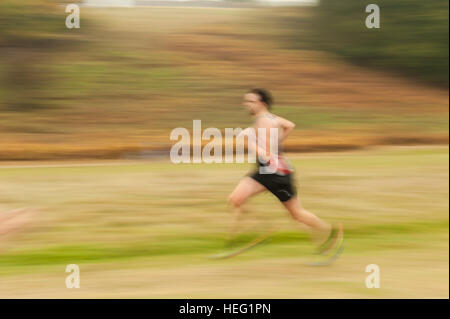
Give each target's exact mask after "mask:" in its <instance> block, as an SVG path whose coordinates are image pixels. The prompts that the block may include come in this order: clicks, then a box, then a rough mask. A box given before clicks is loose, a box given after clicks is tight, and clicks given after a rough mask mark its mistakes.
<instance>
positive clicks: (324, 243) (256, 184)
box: [228, 89, 342, 253]
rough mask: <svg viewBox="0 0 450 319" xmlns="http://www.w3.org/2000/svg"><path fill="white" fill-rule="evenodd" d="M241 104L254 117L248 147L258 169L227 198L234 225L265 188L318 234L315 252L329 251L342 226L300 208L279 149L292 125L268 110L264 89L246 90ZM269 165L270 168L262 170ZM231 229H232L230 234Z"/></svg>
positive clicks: (245, 178) (284, 159)
mask: <svg viewBox="0 0 450 319" xmlns="http://www.w3.org/2000/svg"><path fill="white" fill-rule="evenodd" d="M243 104H244V106H245V107H246V109H247V110H248V111H249V112H250V114H251V115H252V116H253V117H254V119H255V122H254V127H253V128H254V130H255V132H256V134H257V135H256V140H255V141H251V140H250V139H249V143H248V146H249V148H251V149H252V150H254V151H255V152H256V154H257V156H258V157H257V158H258V160H257V162H258V169H257V170H256V171H255V172H252V173H250V174H249V175H248V176H246V177H244V178H243V179H242V180H241V181H240V182H239V184H238V185H237V186H236V188H235V189H234V191H233V192H232V193H231V195H230V196H229V198H228V203H229V205H230V206H231V209H232V211H233V213H234V214H235V222H234V226H235V227H236V226H237V222H238V220H239V218H240V216H241V207H242V205H243V204H244V203H245V202H246V201H247V200H248V199H249V198H250V197H252V196H254V195H256V194H258V193H261V192H263V191H266V190H268V191H269V192H271V193H272V194H273V195H275V196H276V197H277V198H278V199H279V200H280V201H281V203H282V204H283V205H284V207H285V208H286V209H287V211H288V212H289V213H290V215H291V216H292V218H293V219H294V220H296V221H298V222H300V223H303V224H304V225H306V226H308V227H309V228H310V229H311V230H312V231H313V234H315V235H317V236H316V237H317V238H319V239H320V241H321V244H320V245H319V247H318V253H324V252H326V251H328V250H329V249H331V248H332V247H331V246H333V245H334V244H335V243H336V242H337V240H336V239H337V236H342V228H341V226H340V225H339V226H338V227H333V226H332V225H331V224H329V223H327V222H325V221H323V220H321V219H320V218H318V217H317V216H316V215H314V214H313V213H311V212H309V211H307V210H306V209H305V208H303V207H302V205H301V203H300V200H299V198H298V196H297V190H296V187H295V183H294V180H293V168H292V166H291V165H290V164H289V162H288V161H287V160H286V158H285V157H284V155H283V154H282V152H280V150H281V149H282V144H283V141H284V140H285V139H286V138H287V137H288V135H289V134H290V133H291V132H292V130H293V129H294V127H295V124H294V123H292V122H291V121H288V120H286V119H284V118H281V117H279V116H276V115H274V114H272V113H271V112H270V109H271V105H272V97H271V95H270V93H269V92H268V91H267V90H264V89H253V90H251V91H249V92H248V93H247V94H245V96H244V101H243ZM271 128H275V129H276V130H278V145H279V146H280V147H278V149H276V150H275V151H274V150H271V147H270V146H271V145H270V143H271V142H270V129H271ZM261 129H263V130H261ZM258 132H259V133H260V132H266V133H265V135H266V137H265V138H263V136H261V134H258ZM261 141H262V142H261ZM268 167H270V168H271V170H266V171H264V170H262V169H261V168H268ZM234 231H235V229H234V230H232V233H233V232H234Z"/></svg>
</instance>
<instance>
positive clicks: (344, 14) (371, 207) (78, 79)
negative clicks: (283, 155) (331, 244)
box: [0, 0, 449, 298]
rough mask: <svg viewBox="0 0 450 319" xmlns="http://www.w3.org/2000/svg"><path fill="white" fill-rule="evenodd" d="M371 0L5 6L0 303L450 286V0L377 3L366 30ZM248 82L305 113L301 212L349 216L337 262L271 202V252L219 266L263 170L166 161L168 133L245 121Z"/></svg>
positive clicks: (5, 0) (250, 227) (106, 0)
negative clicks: (238, 199) (70, 283)
mask: <svg viewBox="0 0 450 319" xmlns="http://www.w3.org/2000/svg"><path fill="white" fill-rule="evenodd" d="M67 3H78V4H80V8H81V28H80V29H67V28H66V26H65V20H66V16H67V15H68V13H65V5H66V4H67ZM370 3H372V2H371V1H361V0H339V1H333V0H322V1H320V2H319V1H313V0H311V1H306V0H305V1H293V0H292V1H276V0H267V1H262V0H261V1H251V0H248V1H238V0H234V1H232V0H229V1H226V0H224V1H219V0H217V1H206V0H205V1H151V0H136V1H125V0H122V1H117V0H115V1H114V0H89V1H84V2H81V1H80V2H77V1H75V0H74V1H52V0H21V1H15V0H2V1H1V2H0V297H3V298H15V297H35V298H39V297H43V298H47V297H54V298H55V297H56V298H60V297H67V298H70V297H76V298H79V297H80V298H83V297H84V298H92V297H106V298H108V297H118V298H120V297H124V298H128V297H137V298H177V297H179V298H195V297H204V298H205V297H206V298H219V297H221V298H244V297H251V298H339V297H343V298H352V297H358V298H395V297H407V298H408V297H418V298H427V297H440V298H444V297H445V298H448V295H449V294H448V279H449V277H448V27H449V26H448V6H449V3H448V1H446V0H435V1H424V0H403V1H399V0H397V1H395V0H377V1H375V2H374V3H376V4H377V5H378V6H379V7H380V9H381V28H380V29H367V28H366V27H365V19H366V16H367V15H368V13H366V12H365V7H366V6H367V5H368V4H370ZM252 87H265V88H268V89H270V90H271V91H272V93H273V95H274V97H275V107H274V113H276V114H278V115H280V116H283V117H287V118H289V119H290V120H292V121H293V122H295V123H296V125H297V126H296V129H295V131H294V132H293V133H292V136H290V137H289V139H288V140H287V144H286V150H287V151H288V152H290V153H291V154H290V157H291V158H292V159H293V164H294V165H295V167H296V169H297V178H298V186H299V190H300V195H301V199H302V201H303V204H304V206H306V207H307V208H308V209H309V210H311V211H313V212H315V213H317V214H318V215H319V216H320V217H323V218H324V219H327V220H329V221H333V222H336V221H341V222H343V223H344V226H345V228H346V238H347V242H346V250H345V254H344V255H343V256H342V258H341V259H340V260H339V261H338V262H337V263H336V264H333V265H332V266H330V267H325V268H311V267H306V266H304V265H303V262H304V261H306V260H307V259H308V256H309V254H310V253H311V244H310V242H309V240H308V237H307V235H306V233H305V232H301V231H299V229H298V227H297V226H296V225H294V224H293V223H292V222H291V221H290V220H289V218H288V216H287V215H286V214H285V213H284V212H283V211H282V209H281V206H280V205H279V204H278V203H277V202H276V200H275V199H274V198H272V197H271V196H270V195H269V194H264V195H261V196H260V197H259V200H251V201H250V205H249V214H248V216H247V217H246V218H245V220H244V223H243V225H244V226H243V229H244V230H243V231H242V235H241V236H242V238H243V240H248V239H251V238H253V236H257V235H258V234H259V233H261V232H263V231H264V230H265V229H266V228H268V227H270V225H277V227H279V229H280V230H279V231H278V232H277V233H276V234H275V235H274V238H273V240H272V241H271V242H270V244H268V245H266V246H264V247H261V248H258V249H255V250H254V251H250V252H248V254H246V255H243V256H240V257H237V258H234V259H231V260H226V261H211V260H208V259H207V258H206V257H207V256H208V255H209V254H211V253H214V252H217V251H220V250H221V249H222V248H223V247H224V242H225V238H226V235H227V230H228V226H229V225H228V224H229V218H230V216H229V215H228V213H227V207H226V198H227V195H228V193H229V192H230V191H231V190H232V189H233V187H234V186H235V184H236V183H237V181H238V180H239V178H240V177H242V176H243V175H244V174H245V173H246V172H247V171H248V169H249V168H250V166H249V165H247V164H240V165H238V164H211V165H207V164H195V165H194V164H189V165H188V164H185V165H175V164H172V163H170V161H169V160H168V159H167V153H168V150H169V149H170V147H171V145H172V144H173V141H170V139H169V134H170V131H171V130H172V129H174V128H176V127H185V128H188V129H190V128H191V127H192V120H194V119H200V120H202V126H203V128H207V127H217V128H220V129H223V128H225V127H246V126H248V125H249V124H250V123H251V119H250V118H249V117H248V116H247V114H246V112H245V110H244V109H243V108H242V106H241V98H242V94H243V93H244V92H245V91H246V90H248V89H249V88H252ZM300 230H301V229H300ZM373 263H374V264H377V265H379V266H380V269H381V274H382V275H381V288H379V289H368V288H366V287H365V282H364V281H365V276H366V275H367V274H366V273H365V267H366V265H368V264H373ZM67 264H78V265H79V266H80V269H81V288H80V289H67V288H66V287H65V283H64V280H65V277H66V276H67V275H68V274H66V273H65V267H66V265H67Z"/></svg>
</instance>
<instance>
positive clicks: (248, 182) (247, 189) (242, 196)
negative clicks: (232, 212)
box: [230, 176, 267, 205]
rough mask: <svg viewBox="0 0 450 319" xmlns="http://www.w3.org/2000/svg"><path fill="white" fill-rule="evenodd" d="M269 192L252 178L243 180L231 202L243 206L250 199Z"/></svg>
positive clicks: (234, 192) (235, 190) (232, 195)
mask: <svg viewBox="0 0 450 319" xmlns="http://www.w3.org/2000/svg"><path fill="white" fill-rule="evenodd" d="M265 190H267V189H266V188H265V187H264V186H263V185H261V184H260V183H258V182H257V181H255V180H254V179H253V178H251V177H248V176H246V177H244V178H243V179H241V180H240V181H239V183H238V185H237V186H236V188H235V189H234V190H233V192H232V193H231V195H230V201H232V202H233V203H234V204H238V205H241V204H243V203H244V202H245V201H246V200H247V199H248V198H250V197H252V196H253V195H256V194H259V193H261V192H263V191H265Z"/></svg>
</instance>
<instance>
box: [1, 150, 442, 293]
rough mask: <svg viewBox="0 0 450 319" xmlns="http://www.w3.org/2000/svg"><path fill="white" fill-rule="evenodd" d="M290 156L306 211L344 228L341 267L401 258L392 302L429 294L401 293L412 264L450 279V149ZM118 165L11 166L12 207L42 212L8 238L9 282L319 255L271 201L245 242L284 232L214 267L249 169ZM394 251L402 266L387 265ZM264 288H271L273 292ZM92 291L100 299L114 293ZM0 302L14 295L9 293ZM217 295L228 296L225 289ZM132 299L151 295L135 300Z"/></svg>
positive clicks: (438, 288) (4, 195)
mask: <svg viewBox="0 0 450 319" xmlns="http://www.w3.org/2000/svg"><path fill="white" fill-rule="evenodd" d="M291 158H292V159H293V160H292V161H293V163H294V165H295V167H296V169H297V182H298V187H299V192H300V195H301V199H302V202H303V205H304V206H305V207H306V208H308V209H309V210H311V211H313V212H315V213H316V214H318V215H319V216H320V217H322V218H324V219H326V220H328V221H333V222H337V221H341V222H343V223H344V225H345V229H346V250H345V254H344V256H343V258H342V261H340V263H341V264H339V262H338V263H337V264H336V266H334V267H343V265H347V264H348V263H350V264H348V265H347V266H348V267H354V266H355V265H356V264H359V263H366V264H369V263H377V261H378V262H380V263H389V262H391V263H392V262H393V261H394V260H398V263H397V264H396V265H395V264H394V265H391V266H390V267H394V269H395V271H396V272H398V273H399V275H398V276H399V277H398V280H397V282H393V283H391V284H392V285H393V286H392V289H393V290H392V291H390V292H386V293H385V295H383V294H381V296H385V297H392V296H394V297H395V296H397V297H400V296H408V295H411V294H412V295H414V296H419V295H420V294H421V291H420V290H414V291H408V290H405V288H402V287H403V286H402V285H403V284H402V283H404V285H405V287H410V286H411V285H408V284H407V282H408V280H410V279H408V276H406V275H400V274H401V273H402V272H403V273H405V274H406V273H408V271H411V270H412V268H411V267H419V268H420V269H421V271H422V272H424V273H425V272H428V271H430V270H431V269H435V270H436V269H438V270H436V271H437V273H439V274H440V276H441V275H443V274H444V275H446V276H447V278H448V148H445V147H434V148H433V147H427V148H391V149H374V150H371V151H356V152H346V153H329V154H316V155H314V154H305V155H303V156H291ZM119 163H120V164H122V165H119V166H101V165H98V166H85V167H81V166H80V167H29V168H20V167H19V168H0V176H1V179H0V188H1V189H2V192H1V193H0V202H2V203H3V204H2V206H3V207H4V209H8V208H9V209H12V208H17V207H22V206H29V207H33V208H36V209H38V210H39V213H38V214H37V215H36V216H35V217H34V219H33V221H32V222H31V223H30V224H29V225H28V227H27V229H26V230H24V231H23V232H17V233H13V234H11V235H8V236H7V237H6V242H5V241H3V242H2V243H1V245H0V251H1V253H0V276H1V277H2V278H3V280H12V281H13V282H17V283H19V282H21V281H22V279H21V278H23V280H25V278H28V276H36V275H38V274H39V276H41V277H42V278H46V277H48V278H50V279H51V278H57V277H58V273H60V272H61V270H60V269H63V268H64V267H65V265H67V264H69V263H75V264H79V265H80V266H81V267H82V268H83V269H86V267H87V268H88V269H97V270H95V271H100V269H108V270H109V271H111V272H112V273H114V271H119V270H120V273H121V274H122V275H124V276H125V278H129V279H127V280H131V282H135V280H137V279H136V278H134V277H133V276H132V274H133V271H134V270H136V269H138V270H139V271H143V270H144V269H146V268H147V269H149V270H148V271H149V274H151V273H152V272H170V273H171V272H174V273H176V274H182V273H185V272H188V271H189V269H192V267H193V268H195V269H197V268H198V267H200V268H201V269H210V271H218V270H217V269H218V268H217V267H222V266H224V265H230V266H232V267H244V268H245V267H247V266H249V267H250V265H252V264H255V263H256V264H260V263H263V264H267V265H270V264H272V263H276V264H277V263H279V262H280V263H281V262H282V261H283V260H288V261H289V262H288V264H289V263H291V262H294V260H297V262H301V261H305V260H307V259H308V256H310V253H311V252H312V249H313V246H312V245H311V243H310V241H309V236H308V235H307V233H305V232H304V231H301V230H300V231H299V229H298V228H297V226H295V224H294V222H293V221H292V220H291V219H290V218H289V217H288V216H287V215H286V213H285V212H283V209H282V207H281V206H280V205H279V204H278V202H277V201H276V200H275V199H274V198H273V197H272V196H271V195H270V194H263V195H260V196H258V198H255V199H252V200H250V202H249V203H248V210H249V214H248V215H246V217H245V219H244V221H243V229H244V231H243V233H242V234H241V237H240V239H241V240H242V241H246V240H250V239H251V238H254V237H255V236H258V234H260V233H262V232H264V231H265V229H267V228H268V226H269V225H276V226H277V227H279V230H278V232H277V233H276V234H274V235H273V238H272V241H271V242H270V243H269V244H267V245H265V246H261V247H259V248H257V249H254V250H252V251H249V252H248V253H246V254H244V255H242V256H240V257H237V258H235V259H232V260H227V261H223V262H215V263H211V261H209V260H208V259H207V258H206V257H207V256H208V255H209V254H213V253H215V252H219V251H221V250H222V249H223V248H224V243H225V238H226V235H227V230H228V224H229V221H230V216H229V215H228V213H227V209H226V197H227V195H228V194H229V192H230V191H231V190H232V189H233V187H234V186H235V184H236V183H237V181H238V179H239V178H240V177H241V176H243V175H244V174H245V173H246V171H247V169H248V168H249V165H248V164H242V165H235V164H215V165H205V164H200V165H196V164H188V165H174V164H170V163H166V162H163V161H161V162H125V161H124V162H119ZM60 164H64V163H60ZM99 164H101V163H99ZM245 229H246V231H245ZM392 254H394V256H395V257H388V256H391V255H392ZM420 256H423V258H422V260H426V259H430V262H429V264H428V265H427V264H424V265H418V266H417V265H416V266H414V265H413V264H410V265H404V261H406V260H411V263H412V262H413V260H414V258H420ZM401 260H403V261H401ZM355 263H356V264H355ZM102 265H103V266H102ZM239 265H240V266H239ZM339 265H341V266H339ZM352 265H353V266H352ZM443 266H445V267H444V268H442V267H443ZM267 267H269V266H267ZM297 267H302V266H297ZM361 267H362V266H361ZM386 267H387V266H386ZM427 267H430V268H429V269H427ZM433 267H434V268H433ZM436 267H437V268H436ZM445 268H446V270H445ZM114 269H116V270H114ZM133 269H134V270H133ZM214 269H216V270H214ZM333 269H334V268H330V269H329V270H328V271H331V272H334V271H335V270H333ZM304 270H305V271H307V270H306V269H304ZM92 271H94V270H92ZM292 271H294V272H295V270H293V269H292ZM324 271H326V272H328V271H327V270H324ZM288 273H289V272H288ZM60 275H61V276H63V275H64V274H62V273H61V274H60ZM330 275H331V273H330ZM161 276H162V278H163V279H161V280H163V281H164V280H168V282H169V281H170V280H171V279H170V278H171V277H170V276H169V274H167V275H161ZM165 276H169V277H165ZM314 276H319V277H314ZM314 276H313V277H312V278H311V279H312V282H311V283H309V284H308V285H307V286H305V287H303V288H302V289H315V288H314V287H317V285H319V286H320V283H319V281H320V280H319V278H320V275H319V274H316V275H314ZM343 276H344V277H343V279H342V280H344V281H345V280H346V278H348V280H350V277H351V276H350V277H348V276H347V275H343ZM346 276H347V277H346ZM423 276H425V275H423ZM436 276H437V275H436ZM164 278H166V279H164ZM314 278H315V279H314ZM352 278H353V277H352ZM420 278H425V277H420V276H419V279H420ZM427 278H428V279H427V285H429V286H427V288H426V289H425V290H426V291H428V292H429V293H430V294H431V295H433V294H437V295H439V296H443V295H442V294H444V295H445V282H444V281H441V279H440V278H438V277H433V276H432V275H431V274H428V273H427ZM50 279H49V280H50ZM216 279H217V278H216ZM222 279H223V278H222ZM222 279H220V280H222ZM55 280H56V279H55ZM92 280H93V279H92ZM211 280H212V279H211ZM217 280H219V279H217ZM260 280H261V281H260V283H261V284H262V285H265V284H268V285H269V284H270V283H269V282H266V281H265V279H260ZM281 280H282V281H284V280H288V277H287V278H285V279H281ZM352 280H353V279H351V280H350V281H349V282H348V285H349V286H348V287H352V285H353V284H352V283H351V282H352ZM424 280H425V279H424ZM419 281H420V280H419ZM135 284H136V285H139V284H138V282H135ZM168 284H169V283H168ZM12 285H13V286H14V287H15V288H14V289H13V292H12V293H11V294H12V295H21V294H23V293H25V292H21V290H20V289H21V288H20V287H22V286H21V285H19V284H17V285H18V286H17V287H16V286H15V285H14V284H12ZM24 285H25V284H24ZM111 285H112V286H111V287H110V289H112V290H114V289H116V288H117V289H118V291H121V289H120V288H119V287H118V286H117V283H113V282H111ZM443 285H444V286H443ZM194 286H195V285H194ZM331 286H332V287H333V289H337V288H339V287H340V285H336V284H332V283H331ZM308 287H309V288H308ZM355 287H356V286H355ZM446 287H447V288H446V289H447V294H448V285H447V286H446ZM341 288H342V287H341ZM30 289H31V288H30ZM55 289H56V288H55ZM92 289H93V290H89V292H92V294H93V296H105V294H104V292H101V291H97V290H95V288H92ZM130 289H131V288H130ZM161 289H162V291H161V293H160V294H158V293H157V292H156V291H154V292H152V294H156V295H155V296H159V297H162V296H179V293H180V292H179V291H178V290H177V289H176V288H173V291H172V294H171V293H170V292H167V293H168V294H165V293H163V291H165V290H164V288H161ZM280 289H281V288H280ZM291 289H294V288H293V287H292V286H291V285H289V284H288V285H287V287H286V289H285V290H283V289H281V290H276V291H279V293H278V294H277V293H276V291H275V292H274V291H271V292H270V293H269V292H268V295H267V296H269V295H270V296H275V297H276V296H284V295H285V293H287V292H288V291H290V290H291ZM343 289H344V288H343ZM355 289H356V288H355ZM351 290H352V289H351ZM356 290H357V289H356ZM32 291H35V292H36V293H37V291H38V290H36V289H35V288H33V289H31V290H30V291H29V292H30V294H31V293H32ZM52 291H53V292H54V290H52ZM96 291H97V292H96ZM177 291H178V292H177ZM344 291H345V289H344ZM352 291H353V290H352ZM358 291H359V290H358ZM338 292H339V289H337V291H336V295H335V296H338V295H339V294H338ZM118 293H119V292H118ZM253 293H255V295H258V294H257V293H256V291H253ZM355 293H356V292H355ZM357 293H358V294H359V296H360V297H361V296H366V297H367V296H368V295H367V294H366V293H365V292H357ZM0 294H5V296H8V292H7V291H4V290H2V288H0ZM51 294H52V292H50V295H51ZM125 295H126V294H124V296H125ZM143 295H147V293H143ZM213 295H214V296H226V295H227V294H226V293H224V294H221V293H220V291H219V290H217V291H214V292H213ZM344 295H345V294H344ZM133 296H142V295H140V293H139V292H138V291H136V292H135V294H134V295H133ZM200 296H202V294H201V293H200Z"/></svg>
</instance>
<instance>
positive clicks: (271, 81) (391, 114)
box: [0, 0, 448, 160]
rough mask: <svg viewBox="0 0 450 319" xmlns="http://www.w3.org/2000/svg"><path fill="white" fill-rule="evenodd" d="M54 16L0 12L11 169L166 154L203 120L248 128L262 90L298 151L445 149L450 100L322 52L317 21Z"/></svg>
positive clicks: (34, 8)
mask: <svg viewBox="0 0 450 319" xmlns="http://www.w3.org/2000/svg"><path fill="white" fill-rule="evenodd" d="M44 2H45V3H46V4H47V5H48V8H50V9H49V10H48V9H47V7H44V6H41V3H44ZM52 3H53V2H51V1H48V0H26V2H21V4H23V5H19V4H18V2H15V1H2V3H1V9H0V16H1V18H0V21H2V22H1V23H2V26H1V28H0V29H1V30H2V31H0V32H2V33H1V34H2V36H1V37H0V39H1V40H0V41H1V42H0V43H1V45H2V50H1V51H2V53H3V54H0V74H1V82H2V85H1V86H0V148H1V152H0V159H2V160H15V159H50V158H51V159H57V158H74V157H93V158H116V157H120V156H123V155H124V154H129V153H133V152H140V151H143V150H160V149H168V148H169V147H170V146H171V145H172V142H171V141H170V140H169V134H170V131H171V130H172V129H173V128H176V127H180V126H182V127H186V128H188V129H190V128H191V127H192V120H193V119H201V120H202V124H203V128H206V127H218V128H225V127H245V126H247V125H249V124H250V120H251V119H250V118H248V116H247V114H246V112H245V111H244V110H243V108H242V106H241V98H242V94H243V93H244V92H245V91H246V90H247V89H249V88H251V87H255V86H258V87H266V88H269V89H270V90H272V91H273V94H274V96H275V100H276V105H275V107H274V112H275V113H276V114H279V115H281V116H287V117H288V118H290V119H291V120H293V121H294V122H295V123H296V124H297V127H296V130H295V131H294V133H293V135H292V137H290V138H289V139H288V144H287V149H288V150H292V151H298V150H316V149H319V150H329V149H349V148H358V147H363V146H367V145H380V144H402V145H403V144H430V143H438V144H439V143H448V89H447V88H443V87H442V86H432V85H428V84H424V83H423V82H420V81H417V80H416V79H415V78H413V77H405V76H403V75H396V74H393V73H391V72H389V71H386V70H385V68H382V67H375V68H366V67H359V66H356V65H355V64H353V63H351V62H347V61H345V60H343V59H342V58H341V57H339V55H334V54H333V53H331V52H327V51H319V49H318V48H317V45H316V43H315V42H313V41H312V40H311V39H312V36H311V35H312V33H311V32H312V30H311V25H313V23H314V21H315V20H314V19H313V18H314V11H313V9H314V8H308V7H298V8H257V9H256V8H253V9H252V8H247V9H223V8H86V7H83V8H82V12H81V28H80V29H72V30H69V29H66V28H65V27H64V20H65V16H66V13H65V12H64V7H62V6H59V7H58V6H54V5H52ZM25 4H26V5H25ZM32 4H33V5H32ZM25 7H26V11H23V10H25V9H24V8H25ZM12 17H14V19H16V20H11V19H13V18H12ZM20 17H23V19H24V21H25V22H26V23H25V24H23V25H22V26H21V27H18V26H20V25H21V23H20V21H19V20H20ZM25 17H26V19H25ZM292 21H297V23H292ZM298 21H300V22H301V23H298ZM293 33H295V34H296V35H297V40H296V47H295V48H293V46H292V43H291V41H292V34H293ZM5 35H7V37H5ZM19 35H20V36H19ZM4 39H9V40H8V41H6V42H5V41H4ZM11 39H12V40H15V39H22V40H21V41H20V42H19V44H18V45H16V44H14V43H13V42H11V41H12V40H11ZM50 40H54V41H50ZM6 52H10V53H7V54H5V53H6ZM16 59H17V61H18V62H11V61H15V60H16Z"/></svg>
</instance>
